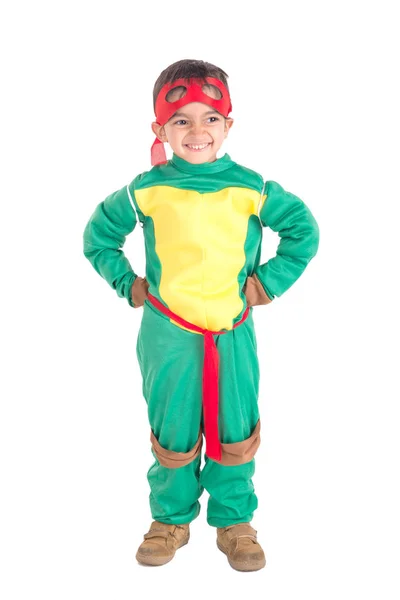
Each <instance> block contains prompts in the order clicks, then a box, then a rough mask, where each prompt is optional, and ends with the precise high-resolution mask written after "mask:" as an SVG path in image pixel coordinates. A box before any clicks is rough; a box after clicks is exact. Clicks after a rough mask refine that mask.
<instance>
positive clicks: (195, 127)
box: [190, 123, 204, 135]
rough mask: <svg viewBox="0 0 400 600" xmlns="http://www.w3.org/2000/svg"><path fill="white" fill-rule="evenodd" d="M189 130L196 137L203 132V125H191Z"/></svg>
mask: <svg viewBox="0 0 400 600" xmlns="http://www.w3.org/2000/svg"><path fill="white" fill-rule="evenodd" d="M190 129H191V132H192V133H194V134H195V135H197V134H199V133H201V132H202V131H204V125H203V123H193V125H192V127H191V128H190Z"/></svg>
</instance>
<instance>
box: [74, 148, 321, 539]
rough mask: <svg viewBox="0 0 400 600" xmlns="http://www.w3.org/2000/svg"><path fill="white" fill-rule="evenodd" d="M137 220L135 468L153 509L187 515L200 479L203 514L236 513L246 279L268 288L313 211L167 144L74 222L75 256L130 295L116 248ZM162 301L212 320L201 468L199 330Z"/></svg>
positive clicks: (248, 471)
mask: <svg viewBox="0 0 400 600" xmlns="http://www.w3.org/2000/svg"><path fill="white" fill-rule="evenodd" d="M138 221H140V223H141V225H142V226H143V232H144V239H145V251H146V278H145V279H146V281H147V283H148V285H149V288H148V292H149V297H148V298H146V299H145V301H144V305H143V315H142V321H141V325H140V330H139V334H138V338H137V344H136V352H137V358H138V361H139V365H140V369H141V373H142V378H143V384H142V392H143V396H144V398H145V400H146V402H147V405H148V416H149V422H150V427H151V432H150V436H151V441H152V446H151V449H152V453H153V456H154V458H155V462H154V463H153V464H152V466H151V467H150V469H149V471H148V481H149V484H150V489H151V493H150V508H151V513H152V517H153V519H155V520H157V521H161V522H164V523H171V524H184V523H188V522H190V521H192V520H193V519H194V518H196V517H197V515H198V514H199V511H200V504H199V498H200V496H201V494H202V492H203V490H204V489H206V490H207V491H208V492H209V494H210V498H209V501H208V509H207V521H208V523H209V524H210V525H212V526H214V527H226V526H228V525H233V524H235V523H242V522H249V521H251V519H252V518H253V513H254V510H255V509H256V508H257V497H256V495H255V491H254V486H253V483H252V480H251V478H252V476H253V474H254V466H255V459H254V454H255V452H256V450H257V448H258V446H259V443H260V415H259V409H258V390H259V377H260V367H259V362H258V358H257V341H256V335H255V330H254V323H253V316H252V313H253V306H247V298H246V289H247V288H246V286H248V285H249V284H250V282H251V285H252V286H255V288H256V289H257V290H258V292H259V294H260V297H261V298H262V301H261V302H260V303H268V302H271V301H273V299H274V298H275V297H276V296H278V297H279V296H281V295H282V294H283V293H284V292H285V291H286V290H287V289H288V288H289V287H290V286H291V285H292V284H293V283H294V282H295V281H296V280H297V279H298V278H299V277H300V275H301V274H302V272H303V271H304V269H305V268H306V266H307V264H308V263H309V261H310V260H311V259H312V258H313V256H315V254H316V252H317V249H318V244H319V228H318V225H317V222H316V220H315V218H314V217H313V215H312V214H311V211H310V210H309V209H308V208H307V206H306V205H305V204H304V202H303V201H302V200H300V199H299V198H298V197H297V196H295V195H294V194H291V193H290V192H287V191H285V190H284V189H283V187H282V186H281V185H280V184H278V183H277V182H275V181H265V182H264V180H263V177H262V176H261V175H260V174H258V173H256V172H255V171H252V170H251V169H248V168H246V167H244V166H241V165H239V164H237V163H235V162H234V161H233V160H232V159H231V157H230V156H229V155H228V154H225V155H224V156H222V157H221V158H219V159H217V160H215V161H214V162H206V163H202V164H193V163H190V162H188V161H186V160H184V159H182V158H181V157H179V156H177V155H176V154H175V153H174V154H173V157H172V159H171V160H169V161H166V162H163V163H162V164H157V165H155V166H153V168H152V169H151V170H149V171H146V172H144V173H141V174H139V175H137V176H136V177H135V178H134V179H133V180H132V181H131V182H130V183H129V184H128V185H127V186H124V187H123V188H121V189H120V190H118V191H116V192H115V193H113V194H111V195H110V196H108V197H107V198H106V199H105V200H104V201H103V202H101V203H100V204H99V205H98V206H97V208H96V210H95V211H94V213H93V215H92V217H91V218H90V220H89V222H88V224H87V226H86V228H85V231H84V236H83V237H84V254H85V256H86V257H87V258H88V259H89V261H90V262H91V264H92V265H93V267H94V268H95V269H96V271H97V272H98V273H99V274H100V275H101V276H102V277H104V279H105V280H106V281H107V282H108V283H109V284H110V286H111V287H112V288H113V289H115V290H116V292H117V294H118V295H119V296H120V297H125V298H126V299H127V300H128V303H129V305H130V306H132V307H134V306H135V305H134V302H133V299H132V286H133V284H134V282H137V281H138V276H137V274H136V273H135V272H134V270H133V269H132V267H131V265H130V263H129V261H128V259H127V258H126V256H125V255H124V253H123V251H122V250H121V248H122V247H123V245H124V242H125V238H126V236H127V235H128V234H129V233H131V232H132V231H133V230H134V228H135V227H136V225H137V223H138ZM263 227H270V228H271V229H272V230H273V231H276V232H278V233H279V236H280V238H281V240H280V243H279V247H278V249H277V254H276V256H275V257H273V258H271V259H270V260H269V261H268V262H266V263H265V264H262V265H260V254H261V242H262V228H263ZM135 285H136V284H135ZM150 298H151V299H152V301H151V300H150ZM154 302H155V303H154ZM157 303H158V304H159V305H162V306H163V307H164V309H165V312H161V311H160V310H159V309H158V308H157ZM167 310H170V311H172V313H173V314H174V315H176V316H177V317H180V319H184V320H185V321H186V322H187V323H188V324H192V325H195V326H197V327H198V328H200V330H208V331H213V332H220V334H212V338H213V341H214V342H215V348H216V349H217V351H218V356H219V373H218V376H219V379H218V386H219V388H218V391H219V405H218V411H217V415H216V416H217V434H218V442H219V444H218V447H219V448H220V449H221V453H220V458H218V456H217V457H215V456H214V458H210V457H209V456H207V452H206V453H205V465H204V467H203V469H202V470H201V469H200V460H201V447H202V434H203V430H204V425H205V423H204V411H203V405H204V402H205V400H206V399H205V398H204V386H202V383H203V384H204V372H205V371H204V368H205V367H204V365H203V361H204V356H205V344H204V335H203V333H200V332H199V331H193V330H192V329H191V328H190V327H186V326H185V325H184V324H182V322H179V320H176V319H174V318H172V317H171V316H168V314H167ZM239 323H240V324H239ZM209 338H210V335H208V339H209ZM214 358H215V356H214ZM213 364H214V365H215V362H213ZM214 416H215V415H214ZM210 427H211V429H210V431H212V425H210ZM214 433H215V432H214ZM210 435H211V437H212V434H210ZM206 437H207V436H206ZM214 441H215V439H214ZM214 450H215V447H214V448H212V452H211V453H212V454H214Z"/></svg>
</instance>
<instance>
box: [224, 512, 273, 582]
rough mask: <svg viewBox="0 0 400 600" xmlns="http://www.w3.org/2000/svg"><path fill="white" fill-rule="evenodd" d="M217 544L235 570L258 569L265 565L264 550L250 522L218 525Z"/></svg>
mask: <svg viewBox="0 0 400 600" xmlns="http://www.w3.org/2000/svg"><path fill="white" fill-rule="evenodd" d="M217 546H218V548H219V549H220V550H221V551H222V552H224V554H226V555H227V557H228V561H229V564H230V565H231V567H233V568H234V569H236V570H237V571H258V570H259V569H262V568H263V567H265V564H266V560H265V555H264V551H263V549H262V548H261V546H260V544H259V543H258V542H257V531H256V530H255V529H253V527H252V526H251V525H250V523H237V524H236V525H229V526H228V527H218V528H217Z"/></svg>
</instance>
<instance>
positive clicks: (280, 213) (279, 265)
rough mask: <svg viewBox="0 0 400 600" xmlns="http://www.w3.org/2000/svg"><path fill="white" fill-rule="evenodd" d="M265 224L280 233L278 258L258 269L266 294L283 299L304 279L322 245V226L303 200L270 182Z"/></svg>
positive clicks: (263, 220) (268, 183) (264, 209)
mask: <svg viewBox="0 0 400 600" xmlns="http://www.w3.org/2000/svg"><path fill="white" fill-rule="evenodd" d="M265 193H266V196H267V197H266V199H265V201H264V204H263V205H262V208H261V211H260V219H261V223H262V225H263V226H264V227H270V228H271V229H272V230H273V231H275V232H277V233H278V234H279V237H280V238H281V239H280V242H279V246H278V248H277V253H276V256H274V257H273V258H271V259H269V260H268V261H267V262H266V263H264V264H262V265H259V266H258V267H257V268H256V269H255V271H254V272H255V274H256V276H257V277H258V279H259V280H260V282H261V284H262V286H263V288H264V290H265V292H266V294H267V295H268V297H269V298H270V299H271V300H273V299H274V296H281V295H282V294H283V293H284V292H286V290H287V289H289V288H290V286H291V285H293V284H294V282H295V281H296V280H297V279H298V278H299V277H300V275H301V274H302V273H303V271H304V270H305V268H306V266H307V265H308V263H309V262H310V260H311V259H312V258H313V257H314V256H315V255H316V253H317V250H318V245H319V227H318V224H317V222H316V220H315V218H314V216H313V215H312V213H311V211H310V209H309V208H308V207H307V206H306V205H305V204H304V202H303V201H302V200H300V198H298V197H297V196H295V195H294V194H291V193H290V192H287V191H285V190H284V189H283V187H282V186H281V185H279V183H277V182H276V181H267V182H266V187H265Z"/></svg>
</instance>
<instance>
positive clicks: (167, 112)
mask: <svg viewBox="0 0 400 600" xmlns="http://www.w3.org/2000/svg"><path fill="white" fill-rule="evenodd" d="M205 80H206V81H207V82H208V83H210V84H212V85H215V86H216V87H217V88H218V89H219V90H220V92H221V94H222V97H221V98H219V99H218V100H216V99H215V98H211V97H210V96H208V95H207V94H205V93H204V92H203V90H202V86H203V85H204V83H203V81H202V79H200V78H196V77H191V78H190V83H189V84H188V83H187V79H185V78H182V79H176V80H175V81H174V82H173V83H166V84H165V85H164V86H163V87H162V88H161V90H160V92H159V94H158V96H157V99H156V106H155V114H156V119H157V120H156V122H157V123H158V124H159V125H165V123H167V121H169V119H170V118H171V117H172V115H173V114H174V113H175V112H176V111H177V110H178V109H179V108H181V106H184V105H185V104H189V102H203V103H204V104H209V105H210V106H211V107H212V108H215V110H217V111H218V112H219V113H221V115H223V116H224V117H227V116H228V114H229V113H230V112H231V110H232V104H231V99H230V96H229V92H228V90H227V89H226V87H225V85H224V84H223V83H222V81H220V80H219V79H216V78H215V77H205ZM177 86H184V87H185V88H186V90H187V91H186V94H185V95H184V96H183V97H182V98H179V99H178V100H175V102H168V101H167V100H166V96H167V94H168V92H169V90H171V89H172V88H175V87H177ZM166 162H167V157H166V154H165V148H164V144H163V142H162V141H161V140H159V139H158V138H157V137H156V139H155V140H154V142H153V145H152V147H151V164H152V165H153V166H155V165H159V164H163V163H166Z"/></svg>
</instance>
